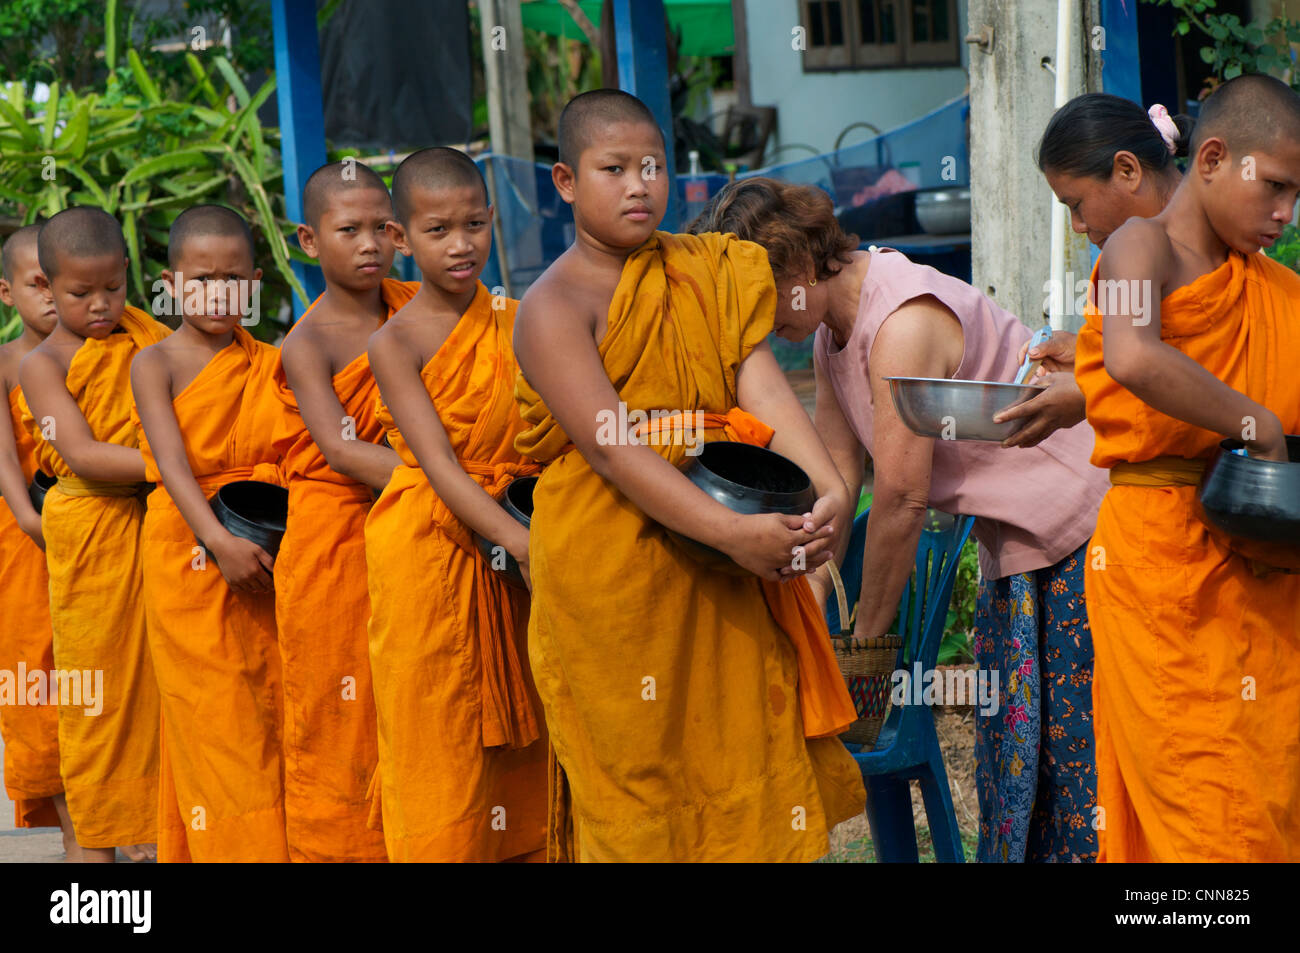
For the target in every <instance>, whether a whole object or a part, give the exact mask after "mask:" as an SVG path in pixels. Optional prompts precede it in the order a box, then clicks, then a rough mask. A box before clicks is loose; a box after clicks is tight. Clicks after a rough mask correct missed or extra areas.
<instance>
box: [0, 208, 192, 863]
mask: <svg viewBox="0 0 1300 953" xmlns="http://www.w3.org/2000/svg"><path fill="white" fill-rule="evenodd" d="M36 248H37V257H38V260H39V264H40V270H41V274H40V275H38V276H36V278H35V281H36V285H37V287H39V288H40V289H41V290H42V292H43V293H45V294H47V295H48V296H50V297H51V298H52V299H53V301H54V308H55V311H56V312H57V313H58V316H59V323H58V324H57V325H56V326H55V328H54V330H53V331H51V332H50V335H49V337H47V338H46V339H45V340H44V341H42V342H41V343H40V344H38V345H37V346H36V347H35V348H33V349H32V351H31V352H30V353H29V354H28V355H27V356H26V357H25V358H23V361H22V364H21V366H20V369H19V375H18V376H19V383H20V384H21V386H22V389H23V396H24V398H25V399H26V402H27V404H28V406H29V408H30V409H25V410H24V413H23V426H24V427H25V428H26V429H27V430H28V432H29V433H30V434H31V435H32V437H33V438H34V439H35V441H36V463H37V465H38V466H39V468H40V469H42V470H44V471H45V472H47V473H50V474H53V475H54V476H56V477H58V481H59V482H58V485H57V486H55V487H53V488H51V489H50V491H49V492H48V493H47V494H46V496H45V505H44V509H43V511H42V513H41V530H42V534H43V535H44V537H45V557H46V565H47V567H48V570H49V577H50V587H49V598H50V623H51V627H52V629H53V633H54V668H55V669H56V670H58V671H60V672H62V673H66V675H67V678H68V681H69V683H70V682H71V674H72V673H73V672H79V673H80V676H81V683H82V685H81V688H82V690H81V699H80V700H81V702H82V704H75V703H74V704H68V703H63V698H62V694H61V695H60V702H61V703H60V704H59V712H58V719H59V769H60V773H61V774H62V777H63V787H64V791H65V793H66V795H67V800H68V813H69V814H70V816H71V818H72V823H73V827H74V829H75V831H76V835H77V843H78V845H79V846H80V847H81V858H82V860H85V861H91V862H103V863H111V862H112V861H113V860H114V858H115V851H114V846H115V845H123V846H124V848H125V847H126V846H127V845H143V846H142V847H140V848H139V849H130V850H127V854H128V856H130V857H132V859H141V858H143V857H149V856H152V855H153V852H154V848H153V842H154V840H155V838H156V830H157V812H158V688H157V682H156V681H155V679H154V669H153V663H152V661H151V659H150V655H149V647H148V645H147V643H146V636H145V619H144V599H143V592H142V581H141V561H142V554H141V548H140V526H141V523H142V521H143V519H144V504H143V502H142V497H143V493H144V492H145V490H146V487H145V486H144V480H145V467H144V458H143V457H142V456H141V455H140V450H139V445H138V441H137V440H136V434H135V429H134V428H133V427H132V425H131V392H130V386H129V383H128V379H127V378H128V374H129V373H130V366H131V360H132V359H133V358H134V357H135V355H136V354H137V353H139V352H140V351H141V350H142V349H143V348H146V347H148V346H150V345H151V344H154V343H156V342H158V341H161V340H162V339H163V338H164V337H166V336H167V334H168V330H167V328H166V327H164V326H163V325H161V324H159V323H158V322H157V321H155V320H153V318H151V317H149V315H148V314H146V313H145V312H143V311H141V310H139V309H138V308H133V307H130V306H129V305H127V304H126V269H127V257H126V242H125V241H124V240H123V238H122V229H121V227H120V226H119V225H118V224H117V222H116V221H115V220H114V219H113V217H112V216H111V215H109V214H108V213H107V212H105V211H103V210H102V209H98V208H91V207H79V208H70V209H66V210H64V211H62V212H59V213H58V214H57V215H55V216H54V217H52V218H51V219H50V220H49V221H48V222H46V223H45V225H43V226H42V227H41V231H40V234H39V236H38V238H37V245H36ZM88 684H93V685H94V686H95V690H94V692H93V694H97V695H98V696H99V697H98V698H97V699H92V698H90V697H88V696H89V694H91V692H90V691H88V688H87V686H88ZM74 694H75V693H74ZM51 701H53V699H51Z"/></svg>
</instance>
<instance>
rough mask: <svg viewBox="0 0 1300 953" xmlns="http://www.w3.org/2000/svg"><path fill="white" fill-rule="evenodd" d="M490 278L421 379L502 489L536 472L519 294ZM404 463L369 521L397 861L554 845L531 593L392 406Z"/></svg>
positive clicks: (387, 808)
mask: <svg viewBox="0 0 1300 953" xmlns="http://www.w3.org/2000/svg"><path fill="white" fill-rule="evenodd" d="M493 300H494V298H493V296H492V295H491V294H489V293H488V290H487V288H485V287H484V286H483V285H482V283H480V284H479V286H478V292H477V294H476V295H475V297H474V301H473V302H472V303H471V304H470V306H469V309H468V310H467V311H466V312H465V314H464V315H462V316H461V318H460V321H459V322H458V323H457V325H456V327H455V329H454V330H453V331H452V333H451V335H450V336H449V337H448V338H447V340H446V341H445V342H444V343H443V345H442V347H441V348H439V350H438V353H437V354H436V355H435V356H434V357H433V359H432V360H431V361H430V362H429V363H428V364H427V365H426V366H425V368H424V370H423V371H422V377H423V379H424V382H425V385H426V386H427V387H428V390H429V396H430V397H431V398H432V399H433V403H434V406H435V407H436V408H437V410H438V416H439V417H440V418H441V419H442V423H443V426H444V427H445V428H446V430H447V437H448V438H449V440H450V441H451V446H452V449H453V450H454V451H455V453H456V456H457V458H458V459H459V460H460V463H461V466H462V467H464V469H465V471H466V472H467V473H468V474H469V475H470V476H471V477H472V478H473V479H474V480H475V481H476V482H478V483H479V485H481V486H482V487H483V489H484V490H486V491H487V492H488V493H489V494H491V495H493V496H499V495H500V493H501V492H502V491H503V490H504V488H505V486H506V484H508V483H509V482H510V480H511V479H513V478H515V477H517V476H521V475H527V474H532V473H536V472H537V470H538V467H537V465H536V464H535V463H532V462H530V461H526V460H525V459H524V457H523V456H521V455H520V454H519V453H516V452H515V450H514V440H515V436H516V435H517V434H518V433H519V431H520V429H521V421H520V420H519V413H518V411H517V410H516V409H515V405H514V398H513V387H514V380H515V375H516V373H517V366H516V364H515V358H514V351H513V350H512V348H511V343H510V335H511V330H512V328H513V326H514V316H515V308H516V302H514V301H509V300H506V299H495V300H497V301H498V303H500V302H504V305H505V306H504V307H500V308H493V307H492V302H493ZM379 418H380V421H381V422H382V423H383V426H384V428H385V430H386V431H387V433H388V441H389V443H390V444H392V446H393V449H395V450H396V451H397V453H398V455H399V456H400V457H401V458H402V466H399V467H398V468H397V469H396V470H394V471H393V478H392V481H391V482H390V483H389V484H388V486H387V487H386V488H385V490H384V492H383V495H382V496H381V497H380V498H379V500H378V502H376V503H375V505H374V508H373V509H371V511H370V516H369V518H368V519H367V520H366V563H367V567H368V569H369V578H370V605H371V611H372V615H371V617H370V665H371V671H372V672H373V675H374V689H375V704H376V706H377V709H378V714H379V774H378V776H377V784H376V788H377V790H376V796H377V798H378V799H379V803H380V806H381V808H382V814H383V825H384V839H385V841H386V842H387V844H388V858H389V860H392V861H467V860H472V861H496V860H506V859H509V858H512V857H518V856H519V855H522V854H528V853H532V852H536V851H540V850H541V849H542V848H543V847H544V846H545V843H546V781H547V772H546V753H547V748H546V734H545V726H544V725H543V724H542V719H541V706H540V703H539V702H538V700H537V694H536V690H535V689H534V687H533V684H532V677H531V675H530V673H529V671H528V659H527V654H526V653H527V643H526V639H527V620H528V594H527V593H526V592H525V591H523V590H520V589H514V588H511V587H510V586H508V585H507V584H506V583H505V582H504V581H503V580H502V578H501V575H500V574H499V573H497V572H495V571H494V570H493V569H492V568H491V566H490V565H489V564H488V562H487V561H486V560H485V559H484V558H483V557H482V556H481V555H480V554H479V552H478V550H477V548H476V547H475V544H474V539H473V534H472V533H471V531H470V530H469V529H468V528H467V527H466V526H465V524H464V523H462V522H461V521H460V520H459V519H457V518H456V517H455V516H454V515H453V514H452V513H451V511H450V510H448V509H447V506H446V505H445V504H444V503H443V502H442V501H441V500H440V499H439V498H438V496H437V495H436V494H435V493H434V491H433V488H432V487H431V486H430V485H429V482H428V479H427V478H426V477H425V474H424V471H423V470H421V469H420V467H419V465H418V464H417V463H416V460H415V456H414V455H413V454H412V453H411V450H410V448H409V447H408V446H407V443H406V440H405V439H404V438H403V436H402V434H401V433H400V432H399V431H398V430H397V429H396V428H395V427H394V425H393V419H392V415H391V414H390V413H389V411H388V408H387V407H384V406H382V405H381V407H380V410H379Z"/></svg>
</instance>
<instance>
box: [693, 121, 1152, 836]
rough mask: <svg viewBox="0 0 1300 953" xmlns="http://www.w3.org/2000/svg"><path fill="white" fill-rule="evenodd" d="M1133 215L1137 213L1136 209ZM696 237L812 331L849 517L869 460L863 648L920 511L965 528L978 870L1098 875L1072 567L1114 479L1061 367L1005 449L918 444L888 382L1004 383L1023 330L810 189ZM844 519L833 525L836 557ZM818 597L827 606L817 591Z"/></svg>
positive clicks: (724, 209) (785, 191)
mask: <svg viewBox="0 0 1300 953" xmlns="http://www.w3.org/2000/svg"><path fill="white" fill-rule="evenodd" d="M1111 98H1112V99H1114V98H1115V97H1111ZM1129 106H1130V107H1131V108H1132V109H1136V110H1137V111H1138V113H1139V114H1142V113H1141V108H1140V107H1137V106H1135V105H1133V104H1129ZM1143 115H1144V114H1143ZM1123 131H1124V129H1123V127H1115V128H1111V129H1109V130H1103V132H1104V133H1105V135H1107V136H1108V137H1109V138H1107V139H1106V140H1105V141H1102V142H1099V143H1095V144H1094V145H1095V147H1096V149H1108V150H1109V152H1108V155H1111V156H1116V155H1117V150H1119V149H1121V148H1123V149H1125V150H1128V149H1130V148H1131V147H1132V144H1133V143H1134V142H1137V143H1138V144H1139V147H1141V146H1142V145H1146V146H1150V145H1151V143H1150V142H1148V141H1146V140H1147V139H1150V138H1151V137H1154V142H1155V143H1156V144H1158V145H1159V146H1160V147H1161V148H1162V149H1163V148H1164V142H1163V141H1162V139H1161V138H1160V136H1159V134H1158V132H1157V131H1156V128H1155V127H1154V126H1153V125H1151V124H1150V123H1149V122H1148V123H1147V125H1146V128H1145V129H1144V130H1137V129H1136V128H1135V127H1134V126H1132V124H1130V126H1129V127H1128V129H1127V133H1128V141H1127V142H1126V141H1124V140H1123V139H1118V138H1116V134H1117V132H1123ZM1094 151H1095V150H1094ZM1149 151H1150V150H1149V149H1145V150H1143V152H1144V156H1145V153H1146V152H1149ZM1126 154H1127V155H1128V156H1129V157H1132V156H1133V153H1132V152H1131V151H1128V152H1126ZM1125 162H1126V163H1127V160H1125ZM1138 166H1139V175H1140V174H1141V170H1143V169H1145V170H1146V171H1147V175H1148V189H1149V188H1150V187H1151V185H1152V183H1153V181H1156V182H1158V181H1159V179H1160V177H1161V176H1162V175H1163V174H1165V173H1164V172H1163V169H1154V170H1153V169H1152V168H1151V167H1150V166H1148V165H1147V164H1146V163H1145V161H1142V162H1139V163H1138ZM1169 168H1170V169H1173V167H1172V164H1170V165H1169ZM1173 172H1174V174H1175V175H1176V170H1173ZM1061 181H1064V180H1061ZM1079 185H1080V183H1073V184H1072V187H1078V186H1079ZM1132 194H1133V193H1131V194H1130V199H1131V198H1132ZM1140 194H1141V196H1142V197H1144V198H1145V197H1146V196H1147V192H1146V191H1142V192H1141V193H1140ZM1122 207H1123V204H1122V202H1121V203H1112V206H1111V208H1112V209H1114V208H1122ZM1129 207H1131V208H1132V209H1133V212H1132V214H1140V213H1142V211H1143V208H1142V207H1141V205H1140V204H1139V203H1137V202H1135V201H1130V202H1129ZM1074 211H1075V223H1076V227H1077V225H1078V223H1079V221H1080V218H1079V215H1078V211H1077V206H1076V207H1075V209H1074ZM1154 211H1158V208H1156V209H1154V210H1152V211H1151V212H1147V213H1146V214H1154ZM1124 217H1128V216H1127V215H1125V216H1124ZM1100 218H1101V216H1100V214H1099V215H1098V219H1100ZM1122 220H1123V219H1120V221H1121V222H1122ZM1116 227H1117V226H1116ZM690 230H691V231H693V232H706V231H716V232H724V233H725V232H731V233H734V234H736V235H737V236H738V237H739V238H742V239H745V240H749V241H753V242H756V243H758V244H760V245H762V246H764V247H765V248H766V249H767V251H768V257H769V260H770V261H771V264H772V270H773V272H774V275H775V278H776V284H777V292H778V304H777V314H776V321H775V328H774V331H775V333H777V334H779V335H781V336H782V337H784V338H786V339H788V340H792V341H800V340H803V339H805V338H806V337H807V336H808V335H809V334H814V333H815V334H816V339H815V342H814V365H815V368H816V374H817V409H816V423H817V428H818V431H819V432H820V433H821V435H822V438H823V440H824V441H825V442H826V445H827V447H828V448H829V450H830V451H831V454H832V456H833V457H834V459H835V461H836V464H837V466H838V467H839V469H840V473H841V475H842V476H843V477H844V480H845V483H846V484H847V485H848V489H849V491H850V493H849V495H850V498H851V499H853V500H856V499H857V497H858V492H859V488H860V486H861V484H862V480H863V476H864V464H865V460H864V455H865V454H870V456H871V459H872V461H873V465H874V473H875V483H874V489H873V505H872V507H871V515H870V517H869V520H868V528H867V538H868V540H869V542H870V545H868V546H867V548H866V551H865V553H864V559H863V573H862V577H863V582H862V591H861V593H860V596H859V604H858V614H857V620H856V624H855V630H854V631H855V634H857V635H859V636H875V635H880V634H883V633H885V632H886V631H887V630H888V628H889V627H890V626H891V625H892V623H893V621H894V618H895V615H896V613H897V606H898V602H899V599H900V597H901V595H902V591H903V587H904V586H905V585H906V584H907V581H908V577H909V576H910V574H911V572H912V565H913V554H914V553H915V551H916V546H917V543H918V541H919V538H920V532H921V526H922V521H923V518H924V516H925V511H926V509H927V507H934V508H935V509H939V510H943V511H945V512H948V513H953V514H962V515H970V516H975V517H976V522H975V529H974V536H975V538H976V540H977V541H978V546H979V562H980V574H981V584H980V590H979V595H978V597H977V610H976V614H977V622H976V630H975V656H976V664H977V667H978V668H979V669H981V670H982V671H983V672H984V673H985V674H989V673H992V672H997V674H998V678H999V693H1000V697H999V706H998V710H997V712H996V713H995V714H994V715H992V716H990V717H977V731H976V734H977V739H976V758H977V785H978V787H979V795H980V847H979V850H978V855H979V859H980V860H985V861H994V860H999V861H1008V860H1009V861H1021V860H1031V861H1032V860H1066V861H1071V860H1073V861H1088V860H1094V859H1095V858H1096V850H1097V841H1096V834H1095V831H1094V830H1093V826H1092V824H1093V820H1094V816H1093V815H1094V811H1093V808H1094V807H1095V806H1096V782H1095V776H1094V775H1095V762H1094V758H1093V744H1092V728H1091V720H1090V712H1091V676H1092V642H1091V633H1090V630H1089V627H1088V622H1087V611H1086V606H1085V604H1084V594H1083V593H1084V584H1083V567H1084V560H1085V558H1086V555H1087V554H1086V549H1087V543H1088V540H1089V538H1090V537H1091V535H1092V531H1093V528H1094V525H1095V523H1096V517H1097V511H1098V508H1099V506H1100V503H1101V498H1102V496H1103V495H1104V494H1105V492H1106V489H1107V488H1108V486H1109V481H1108V478H1107V475H1106V473H1105V472H1104V471H1102V470H1099V469H1097V468H1095V467H1093V466H1092V465H1091V463H1090V462H1089V457H1090V455H1091V451H1092V443H1093V435H1092V431H1091V429H1090V428H1089V427H1088V425H1087V424H1086V423H1085V422H1083V414H1082V406H1081V405H1082V401H1081V400H1079V401H1078V404H1079V406H1078V407H1077V408H1076V407H1075V406H1074V404H1075V396H1074V393H1072V389H1073V391H1077V388H1073V381H1072V373H1070V371H1071V370H1072V369H1071V368H1068V367H1066V366H1064V363H1063V364H1062V367H1061V370H1062V371H1063V372H1064V373H1061V374H1060V375H1058V379H1057V380H1055V381H1053V382H1052V386H1051V387H1050V388H1049V390H1050V391H1051V394H1050V396H1049V395H1047V394H1045V395H1043V397H1048V399H1046V400H1044V399H1043V397H1039V398H1035V401H1034V402H1030V403H1035V407H1034V408H1033V409H1032V410H1031V411H1029V412H1027V413H1025V414H1024V416H1028V417H1030V418H1031V419H1030V421H1029V423H1028V424H1027V426H1026V427H1025V429H1024V431H1022V432H1021V434H1019V435H1017V437H1015V438H1012V439H1010V440H1008V441H1007V442H1006V444H1005V445H1004V446H998V445H997V444H992V443H983V442H976V441H961V440H952V441H943V440H933V439H931V438H927V437H920V436H918V435H916V434H914V433H912V432H911V431H910V430H908V429H907V427H906V426H905V425H904V424H903V423H902V421H901V420H900V419H899V417H898V414H897V412H896V410H895V408H894V405H893V401H892V399H891V397H890V396H889V388H888V384H887V383H886V382H885V380H884V379H885V378H887V377H894V376H901V377H933V378H955V379H966V380H1000V381H1009V380H1012V379H1013V377H1014V375H1015V372H1016V369H1017V366H1018V363H1019V360H1020V358H1021V356H1022V353H1023V351H1024V349H1025V345H1026V344H1027V342H1028V339H1029V337H1030V335H1031V332H1030V330H1029V328H1028V327H1026V326H1025V325H1023V324H1021V323H1020V321H1019V320H1018V319H1017V318H1016V317H1015V316H1014V315H1012V314H1010V313H1008V312H1007V311H1005V310H1003V309H1002V308H1000V307H999V306H998V305H997V304H996V303H995V302H993V301H992V300H991V299H989V298H987V297H986V296H985V295H983V294H982V293H981V292H980V291H979V290H977V289H975V288H973V287H971V286H970V285H968V284H966V283H965V282H962V281H960V280H958V279H955V278H952V277H950V276H948V275H944V274H942V273H940V272H938V271H935V270H934V269H932V268H929V267H927V266H923V265H918V264H916V263H914V262H912V261H910V260H908V259H907V258H906V257H905V256H904V255H902V254H901V253H899V252H896V251H892V250H889V249H881V250H878V251H872V252H867V251H858V250H856V249H857V244H858V243H857V240H856V236H846V235H844V234H843V232H842V231H841V230H840V228H839V225H838V222H837V221H836V219H835V217H834V214H833V210H832V207H831V203H830V201H829V199H828V197H827V196H826V195H825V193H823V192H821V191H820V190H819V189H817V188H815V187H810V186H800V185H791V184H787V183H783V182H778V181H776V180H772V179H763V178H753V179H745V180H741V181H740V182H738V183H735V184H734V185H732V186H729V187H728V188H727V189H726V190H724V191H723V193H722V194H721V195H719V196H718V197H717V198H716V199H715V200H714V202H713V203H711V205H710V207H709V208H708V209H707V210H706V211H705V213H704V214H703V215H702V216H701V217H700V219H698V220H697V221H695V222H694V223H692V225H691V226H690ZM1103 240H1104V239H1103ZM1054 343H1056V344H1057V345H1058V346H1059V345H1060V344H1061V342H1059V341H1055V339H1054ZM1061 353H1062V357H1065V356H1067V355H1066V354H1065V353H1064V349H1062V352H1061ZM1067 378H1068V380H1067ZM1022 410H1023V408H1022ZM1013 446H1015V447H1019V449H1015V450H1012V449H1008V448H1009V447H1013ZM851 517H852V513H851V512H850V513H846V514H844V518H843V519H842V520H840V521H838V522H839V523H840V526H841V538H840V542H839V549H838V553H837V556H838V558H840V559H841V560H842V558H843V554H844V547H846V546H847V531H846V530H847V527H848V524H849V523H851ZM819 575H820V574H819ZM813 578H814V581H815V582H817V581H818V577H813ZM819 588H820V593H819V594H823V595H824V594H825V592H826V591H827V588H826V580H825V579H824V578H821V579H820V586H819Z"/></svg>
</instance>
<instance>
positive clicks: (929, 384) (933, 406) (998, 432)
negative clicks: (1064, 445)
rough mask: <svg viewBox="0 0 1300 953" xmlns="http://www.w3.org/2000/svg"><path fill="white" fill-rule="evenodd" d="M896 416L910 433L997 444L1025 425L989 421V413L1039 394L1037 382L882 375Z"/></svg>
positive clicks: (1011, 421) (1018, 421)
mask: <svg viewBox="0 0 1300 953" xmlns="http://www.w3.org/2000/svg"><path fill="white" fill-rule="evenodd" d="M885 380H887V381H889V394H890V396H891V397H893V398H894V407H895V409H897V411H898V416H899V417H900V418H902V421H903V423H904V424H906V425H907V428H908V429H909V430H911V431H912V432H913V433H916V434H920V435H921V436H922V437H937V438H939V439H940V440H995V441H997V442H998V443H1001V442H1002V441H1003V440H1005V439H1007V437H1010V436H1011V435H1012V434H1014V433H1015V432H1016V431H1018V430H1019V429H1020V428H1021V427H1023V426H1024V425H1025V423H1026V421H1025V420H1024V419H1020V420H1008V421H1006V422H1005V423H1000V424H995V423H994V422H993V415H994V414H996V413H999V412H1000V411H1003V410H1006V409H1007V408H1008V407H1012V406H1014V405H1016V404H1019V403H1021V402H1022V401H1025V400H1028V399H1029V398H1030V397H1033V396H1034V395H1035V394H1038V393H1041V392H1042V387H1041V386H1039V385H1037V384H1002V383H999V382H997V381H954V380H948V379H947V378H933V377H886V378H885Z"/></svg>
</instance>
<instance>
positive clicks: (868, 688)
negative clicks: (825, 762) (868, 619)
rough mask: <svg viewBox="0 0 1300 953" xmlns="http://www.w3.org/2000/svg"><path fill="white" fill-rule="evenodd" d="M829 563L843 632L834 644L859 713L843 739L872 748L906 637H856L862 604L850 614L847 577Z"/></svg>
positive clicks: (835, 635) (886, 709)
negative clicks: (856, 620)
mask: <svg viewBox="0 0 1300 953" xmlns="http://www.w3.org/2000/svg"><path fill="white" fill-rule="evenodd" d="M827 565H828V566H829V567H830V575H831V584H832V585H833V586H834V587H835V598H836V600H837V601H838V603H839V608H840V627H841V631H839V632H833V633H831V645H832V646H833V647H834V649H835V661H836V662H837V663H838V664H839V667H840V674H841V675H843V676H844V682H845V684H846V685H847V686H848V689H849V695H850V697H852V699H853V706H854V708H856V709H857V713H858V719H857V721H855V722H853V724H851V725H850V726H849V727H848V730H847V731H845V732H844V733H843V734H841V735H840V740H842V741H843V742H845V743H846V744H854V745H866V746H867V747H871V746H872V745H874V744H875V743H876V738H877V737H878V736H879V734H880V727H881V725H883V724H884V723H885V716H886V715H888V714H889V690H890V686H891V678H892V676H893V674H894V663H895V660H896V659H897V658H898V650H899V648H900V647H901V646H902V644H903V639H902V637H901V636H897V635H878V636H873V637H871V638H857V637H855V636H854V635H853V622H854V619H856V618H857V614H858V607H857V606H856V605H855V606H854V607H853V614H852V615H850V614H849V606H848V599H847V598H846V596H845V594H844V580H842V579H841V578H840V573H839V570H838V569H837V568H836V567H835V562H834V561H833V560H832V561H831V562H830V563H828V564H827Z"/></svg>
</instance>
